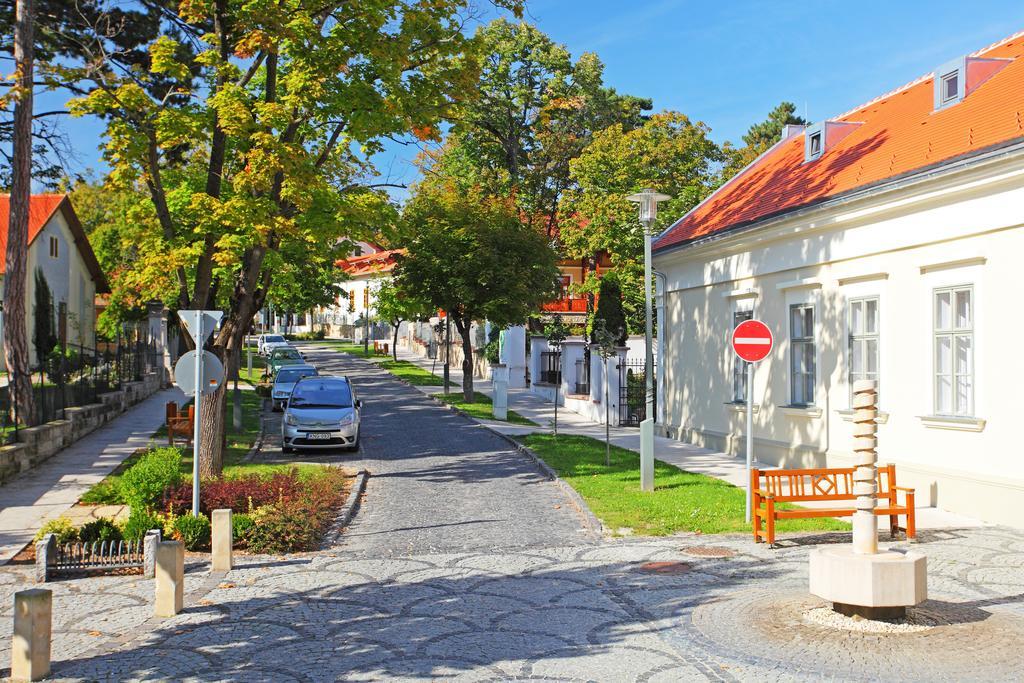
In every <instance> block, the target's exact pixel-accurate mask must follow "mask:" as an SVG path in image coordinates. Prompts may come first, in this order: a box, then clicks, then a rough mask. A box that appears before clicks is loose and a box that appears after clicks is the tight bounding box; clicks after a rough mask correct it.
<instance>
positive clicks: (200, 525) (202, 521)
mask: <svg viewBox="0 0 1024 683" xmlns="http://www.w3.org/2000/svg"><path fill="white" fill-rule="evenodd" d="M174 538H175V540H178V541H181V542H182V543H184V544H185V549H186V550H199V549H200V548H206V547H208V546H209V545H210V518H209V517H207V516H206V515H204V514H203V513H201V512H200V513H199V516H198V517H193V516H192V515H182V516H181V517H178V518H177V519H175V520H174Z"/></svg>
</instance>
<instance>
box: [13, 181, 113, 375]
mask: <svg viewBox="0 0 1024 683" xmlns="http://www.w3.org/2000/svg"><path fill="white" fill-rule="evenodd" d="M9 211H10V195H0V232H2V234H3V237H4V240H3V241H4V244H5V245H6V242H7V240H6V237H7V228H8V223H9V215H10V214H9ZM28 241H29V242H28V261H27V269H26V283H25V285H26V286H25V296H26V301H25V313H26V328H27V333H28V335H29V341H30V343H29V355H30V363H32V364H35V363H36V358H35V349H34V347H33V345H32V343H31V335H32V330H33V326H34V324H35V316H36V311H35V296H36V272H37V271H39V272H42V274H43V276H44V277H45V278H46V282H47V285H48V286H49V288H50V292H51V294H52V297H53V307H54V311H53V315H54V325H55V328H54V331H55V333H56V336H57V338H58V339H59V340H60V341H62V342H63V343H65V344H71V345H81V346H86V347H89V348H93V347H95V345H96V304H95V300H96V294H103V293H109V291H110V288H109V287H108V285H107V281H106V278H105V277H104V275H103V272H102V270H101V269H100V266H99V262H98V261H97V260H96V255H95V254H94V253H93V250H92V247H91V246H90V244H89V239H88V237H87V236H86V234H85V231H84V230H83V228H82V225H81V223H80V222H79V221H78V217H77V216H76V215H75V211H74V208H73V207H72V205H71V200H70V198H69V197H68V196H67V195H60V194H40V195H33V196H32V199H31V204H30V209H29V229H28ZM4 271H5V272H6V264H4ZM0 362H2V360H0Z"/></svg>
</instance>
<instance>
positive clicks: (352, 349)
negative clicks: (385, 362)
mask: <svg viewBox="0 0 1024 683" xmlns="http://www.w3.org/2000/svg"><path fill="white" fill-rule="evenodd" d="M312 343H315V344H318V345H320V346H328V347H330V348H332V349H334V350H336V351H341V352H343V353H350V354H352V355H353V356H360V357H363V358H366V357H369V358H390V357H391V354H390V353H384V352H383V351H381V352H380V353H374V352H373V342H372V341H371V342H370V349H369V350H370V353H369V356H367V355H366V354H364V353H363V345H362V344H355V343H353V342H343V341H336V340H331V339H325V340H323V341H318V342H312ZM390 348H391V344H390V342H389V343H388V349H389V350H390Z"/></svg>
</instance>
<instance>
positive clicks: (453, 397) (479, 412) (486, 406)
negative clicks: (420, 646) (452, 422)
mask: <svg viewBox="0 0 1024 683" xmlns="http://www.w3.org/2000/svg"><path fill="white" fill-rule="evenodd" d="M434 398H436V399H437V400H439V401H443V402H445V403H447V404H449V405H453V406H455V407H456V408H458V409H459V410H461V411H463V412H464V413H467V414H468V415H471V416H472V417H475V418H477V419H480V420H493V419H494V416H493V415H492V414H491V398H490V397H489V396H487V395H486V394H481V393H480V392H476V393H475V394H473V398H475V399H476V402H475V403H467V402H466V400H465V399H464V398H463V396H462V392H461V391H458V390H456V389H453V391H452V393H450V394H448V395H447V396H445V395H444V394H434ZM508 421H509V422H511V423H512V424H517V425H528V426H531V427H532V426H535V424H534V423H533V422H530V421H529V420H527V419H526V418H525V417H523V416H522V415H520V414H519V413H517V412H516V411H514V410H510V411H508Z"/></svg>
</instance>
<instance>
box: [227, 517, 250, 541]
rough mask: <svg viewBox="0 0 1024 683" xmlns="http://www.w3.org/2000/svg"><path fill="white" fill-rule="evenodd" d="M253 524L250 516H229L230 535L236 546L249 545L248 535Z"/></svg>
mask: <svg viewBox="0 0 1024 683" xmlns="http://www.w3.org/2000/svg"><path fill="white" fill-rule="evenodd" d="M255 524H256V523H255V522H253V521H252V516H250V515H246V514H239V515H231V535H232V536H233V537H234V541H235V543H234V544H235V545H236V546H237V545H247V544H248V543H249V534H250V533H252V530H253V527H254V526H255Z"/></svg>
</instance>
